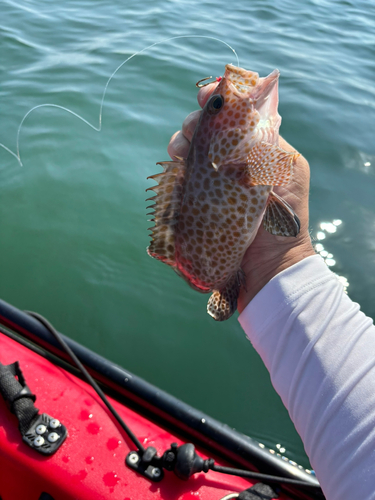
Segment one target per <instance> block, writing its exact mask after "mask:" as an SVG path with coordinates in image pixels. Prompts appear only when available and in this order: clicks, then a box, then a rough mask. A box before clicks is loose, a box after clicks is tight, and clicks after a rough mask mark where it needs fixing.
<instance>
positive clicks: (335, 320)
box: [239, 255, 375, 500]
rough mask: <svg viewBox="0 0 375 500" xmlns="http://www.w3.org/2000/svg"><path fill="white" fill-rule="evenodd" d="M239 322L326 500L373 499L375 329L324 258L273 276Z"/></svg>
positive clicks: (374, 478) (316, 258) (312, 258)
mask: <svg viewBox="0 0 375 500" xmlns="http://www.w3.org/2000/svg"><path fill="white" fill-rule="evenodd" d="M239 321H240V323H241V325H242V327H243V329H244V330H245V332H246V334H247V336H248V338H249V339H250V341H251V342H252V344H253V346H254V348H255V349H256V350H257V351H258V353H259V354H260V356H261V358H262V359H263V361H264V363H265V365H266V367H267V369H268V370H269V372H270V375H271V380H272V384H273V386H274V387H275V389H276V391H277V392H278V393H279V395H280V396H281V399H282V401H283V403H284V405H285V406H286V408H287V409H288V411H289V415H290V417H291V419H292V421H293V423H294V425H295V427H296V429H297V431H298V433H299V434H300V436H301V438H302V441H303V443H304V446H305V450H306V453H307V455H308V456H309V458H310V462H311V465H312V467H313V469H314V470H315V472H316V475H317V478H318V480H319V481H320V484H321V486H322V489H323V492H324V494H325V496H326V498H327V500H353V499H354V498H360V499H361V500H370V499H375V327H374V324H373V322H372V320H371V319H370V318H368V317H367V316H365V315H364V314H363V313H362V312H361V311H360V309H359V306H358V304H356V303H354V302H352V301H351V300H350V299H349V297H348V296H347V295H346V294H345V292H344V290H343V287H342V285H341V283H340V282H339V281H338V279H337V276H336V275H335V274H333V273H332V272H331V271H330V270H329V269H328V268H327V266H326V264H325V263H324V261H323V260H322V259H321V257H319V256H317V255H315V256H311V257H307V258H306V259H304V260H302V261H301V262H299V263H298V264H295V265H294V266H292V267H290V268H288V269H286V270H285V271H283V272H281V273H280V274H278V275H277V276H275V277H274V278H273V279H272V280H271V281H270V282H269V283H268V284H267V285H266V286H265V287H264V288H263V289H262V290H261V291H260V292H259V293H258V294H257V295H256V296H255V297H254V299H253V300H252V301H251V302H250V303H249V304H248V306H247V307H246V308H245V310H244V311H243V312H242V313H241V315H240V317H239Z"/></svg>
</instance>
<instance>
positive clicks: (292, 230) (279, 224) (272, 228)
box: [263, 191, 301, 236]
mask: <svg viewBox="0 0 375 500" xmlns="http://www.w3.org/2000/svg"><path fill="white" fill-rule="evenodd" d="M263 227H264V229H266V230H267V231H268V232H269V233H271V234H273V235H275V236H297V235H298V233H299V231H300V228H301V223H300V220H299V218H298V217H297V215H296V214H295V212H294V210H293V208H292V207H291V206H290V205H289V203H287V202H286V201H285V200H283V199H282V198H281V197H280V196H278V195H277V194H276V193H274V192H273V191H271V193H270V195H269V197H268V201H267V207H266V211H265V214H264V217H263Z"/></svg>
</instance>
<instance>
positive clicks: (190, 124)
mask: <svg viewBox="0 0 375 500" xmlns="http://www.w3.org/2000/svg"><path fill="white" fill-rule="evenodd" d="M200 115H201V111H200V110H198V111H193V112H192V113H190V115H188V116H187V117H186V118H185V120H184V123H183V124H182V133H183V134H184V136H185V137H186V139H187V140H188V141H189V142H191V140H192V138H193V134H194V130H195V127H196V125H197V123H198V120H199V117H200Z"/></svg>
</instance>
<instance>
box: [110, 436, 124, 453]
mask: <svg viewBox="0 0 375 500" xmlns="http://www.w3.org/2000/svg"><path fill="white" fill-rule="evenodd" d="M120 443H121V441H119V440H118V439H117V438H115V437H113V438H110V439H108V441H107V448H108V449H109V450H110V451H113V450H115V449H116V448H117V447H118V445H119V444H120Z"/></svg>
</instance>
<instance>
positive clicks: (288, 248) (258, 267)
mask: <svg viewBox="0 0 375 500" xmlns="http://www.w3.org/2000/svg"><path fill="white" fill-rule="evenodd" d="M280 239H281V238H280ZM282 240H284V241H283V242H278V243H280V244H276V245H272V247H271V248H269V249H264V248H259V249H255V251H252V252H251V255H249V256H248V257H246V258H245V259H244V261H243V263H242V268H243V271H244V273H245V276H246V285H245V286H244V287H242V289H241V292H240V295H239V298H238V311H239V313H241V312H242V311H243V310H244V309H245V307H246V306H247V305H248V304H249V302H250V301H251V300H252V299H253V298H254V297H255V295H257V293H259V292H260V290H261V289H262V288H263V287H264V286H265V285H266V284H267V283H268V282H269V281H270V280H271V279H272V278H274V277H275V276H276V275H277V274H279V273H281V272H282V271H284V270H285V269H288V268H289V267H291V266H293V265H294V264H297V262H300V261H301V260H303V259H305V258H306V257H309V256H311V255H315V254H316V253H315V251H314V248H313V246H312V243H311V240H310V237H309V236H308V235H307V236H306V237H305V238H304V239H301V240H300V241H298V244H290V243H289V242H288V240H289V241H290V239H289V238H288V239H287V238H282ZM247 263H248V264H249V265H247Z"/></svg>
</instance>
